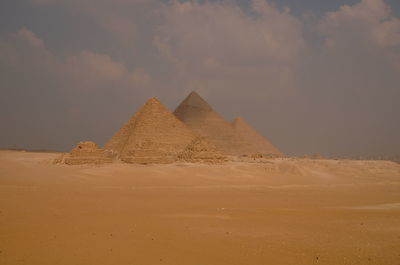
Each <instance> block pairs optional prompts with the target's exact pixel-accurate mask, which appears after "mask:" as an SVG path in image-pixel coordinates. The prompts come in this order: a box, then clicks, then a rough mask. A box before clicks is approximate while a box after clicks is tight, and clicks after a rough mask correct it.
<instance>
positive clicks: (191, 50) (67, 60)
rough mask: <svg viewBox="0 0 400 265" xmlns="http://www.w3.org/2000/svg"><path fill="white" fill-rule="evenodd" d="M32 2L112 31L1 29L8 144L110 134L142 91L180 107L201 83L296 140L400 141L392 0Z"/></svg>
mask: <svg viewBox="0 0 400 265" xmlns="http://www.w3.org/2000/svg"><path fill="white" fill-rule="evenodd" d="M31 2H32V3H33V4H34V5H36V6H40V7H41V8H43V10H46V8H49V10H51V8H50V7H52V6H57V7H59V8H61V7H62V8H65V9H71V10H74V15H78V16H82V17H85V18H90V20H91V21H93V22H94V23H95V24H96V25H97V26H98V27H99V28H101V29H103V30H104V31H105V32H107V33H108V34H109V35H110V36H111V39H113V43H112V44H109V47H108V48H109V51H107V49H105V48H107V46H104V45H102V50H103V51H102V52H99V51H97V52H95V51H93V50H88V49H87V48H84V47H85V45H84V43H82V45H83V47H82V49H81V50H80V51H74V52H72V53H65V52H64V51H61V50H60V51H58V50H57V49H52V50H51V51H50V50H49V49H48V48H47V47H46V39H43V40H42V38H41V36H37V35H36V34H34V33H33V32H32V31H30V30H29V25H26V28H22V29H21V30H19V31H18V32H16V33H14V34H11V35H8V36H6V35H4V34H3V36H0V68H1V69H2V71H1V73H0V75H1V80H2V88H1V91H0V93H1V98H2V99H1V100H0V103H1V104H2V107H1V110H2V113H3V114H2V115H0V118H1V121H2V122H3V124H8V126H7V128H6V129H5V130H3V132H2V133H1V137H0V145H1V146H4V147H6V146H11V145H13V144H14V143H15V144H18V145H20V146H26V147H34V148H39V147H44V148H46V147H49V148H56V149H59V148H62V149H68V148H69V147H71V146H72V145H73V144H74V143H75V142H76V141H79V140H83V139H93V140H95V141H97V142H99V143H100V144H102V143H103V142H104V141H105V139H106V138H107V137H108V136H110V135H111V134H112V132H113V131H114V130H116V129H117V128H118V126H120V125H121V124H122V122H123V121H124V120H125V119H127V118H129V116H130V115H131V114H133V112H134V111H135V109H137V108H138V107H139V106H140V105H141V104H142V103H144V101H145V100H146V98H147V97H150V96H155V95H157V96H158V97H159V98H160V99H161V100H162V101H163V102H164V103H166V105H167V106H169V107H170V108H173V107H174V106H175V105H176V104H177V103H178V102H179V101H180V100H181V99H182V98H183V97H184V96H185V95H186V93H188V92H189V91H190V90H198V91H199V92H200V93H201V94H202V95H204V96H205V97H206V98H207V99H208V100H209V101H210V103H211V104H212V105H214V106H215V108H216V109H217V110H218V111H219V112H221V113H222V114H223V115H224V116H225V117H226V118H228V119H230V118H232V117H233V116H236V115H241V116H243V117H245V118H246V119H247V120H249V121H250V122H251V123H252V124H253V125H254V126H255V127H256V128H257V129H259V130H260V131H261V132H262V133H263V134H264V135H266V136H267V137H269V138H270V139H271V140H272V142H274V143H275V144H276V145H277V146H278V147H281V148H282V149H283V151H284V152H287V153H289V154H302V153H323V154H348V155H357V154H396V153H397V154H398V150H399V148H400V146H399V145H400V141H399V140H398V139H397V135H398V134H399V133H400V125H399V124H398V122H397V116H398V113H399V106H398V105H399V104H398V102H397V100H396V99H398V98H399V96H400V92H399V89H398V85H397V84H398V83H399V81H400V80H399V79H400V78H399V71H400V65H399V61H400V57H399V56H400V20H399V19H398V18H397V17H396V16H395V15H394V14H393V12H392V10H391V9H390V6H389V5H388V4H387V2H385V1H383V0H360V1H358V2H356V3H355V4H354V2H355V1H349V2H348V3H349V4H348V5H343V6H341V7H339V8H338V9H337V10H336V11H331V12H328V13H325V14H324V13H319V14H312V13H309V15H307V16H297V15H294V13H296V12H294V13H293V12H292V11H291V10H289V8H286V7H279V6H278V5H276V4H274V3H273V2H272V1H264V0H252V1H246V4H243V3H242V2H241V1H240V0H238V1H195V0H193V1H157V0H151V1H144V0H118V1H107V0H101V1H92V0H86V1H66V0H31ZM49 12H50V11H49ZM310 14H312V15H310ZM310 18H311V20H310ZM71 19H74V18H71ZM305 19H306V20H305ZM82 21H84V20H82ZM310 22H313V24H311V23H310ZM65 23H68V21H65ZM87 34H90V32H88V33H87ZM70 35H71V34H70ZM65 41H66V42H68V41H69V40H68V39H65ZM98 41H102V39H101V38H100V39H98ZM99 45H100V44H99ZM115 50H118V54H119V56H118V57H116V56H115V52H114V51H115ZM21 128H24V130H21ZM21 131H22V132H21ZM28 131H31V132H33V133H31V134H30V135H29V133H26V132H28ZM16 132H17V133H16Z"/></svg>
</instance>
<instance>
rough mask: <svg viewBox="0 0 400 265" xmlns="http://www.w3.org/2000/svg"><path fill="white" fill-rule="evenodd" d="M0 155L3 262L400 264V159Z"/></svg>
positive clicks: (0, 256)
mask: <svg viewBox="0 0 400 265" xmlns="http://www.w3.org/2000/svg"><path fill="white" fill-rule="evenodd" d="M59 155H60V154H57V153H34V152H22V151H1V152H0V175H1V178H0V264H2V265H3V264H4V265H17V264H27V265H54V264H60V265H64V264H65V265H70V264H75V265H81V264H82V265H87V264H96V265H103V264H104V265H106V264H107V265H108V264H109V265H111V264H121V265H125V264H126V265H132V264H143V265H146V264H170V265H191V264H193V265H201V264H299V265H301V264H331V265H337V264H360V265H361V264H362V265H364V264H376V265H386V264H387V265H397V264H399V262H400V193H399V190H400V166H399V164H396V163H394V162H388V161H355V160H322V159H316V160H313V159H295V158H275V159H261V160H259V161H256V162H252V161H246V162H240V161H237V162H225V163H224V164H220V165H209V164H195V163H175V164H166V165H138V164H126V163H119V162H116V163H109V164H103V165H80V166H68V165H58V164H53V160H54V159H56V158H57V157H58V156H59Z"/></svg>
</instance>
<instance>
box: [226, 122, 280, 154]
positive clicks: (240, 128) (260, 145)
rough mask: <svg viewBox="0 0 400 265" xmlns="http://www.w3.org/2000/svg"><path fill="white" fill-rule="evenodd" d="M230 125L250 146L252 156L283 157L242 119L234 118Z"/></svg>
mask: <svg viewBox="0 0 400 265" xmlns="http://www.w3.org/2000/svg"><path fill="white" fill-rule="evenodd" d="M231 125H232V128H233V129H234V130H235V131H236V132H238V134H239V135H240V136H241V137H242V139H244V140H245V141H246V142H247V143H248V144H250V145H251V146H252V150H253V154H262V155H272V156H283V153H282V152H281V151H279V150H278V149H277V148H276V147H275V146H273V145H272V144H271V142H270V141H268V140H267V139H266V138H265V137H264V136H262V135H261V134H260V133H258V132H257V131H256V129H254V128H253V127H252V126H250V125H249V124H248V123H247V122H246V121H245V120H243V119H242V118H240V117H237V118H235V119H234V120H233V121H232V123H231Z"/></svg>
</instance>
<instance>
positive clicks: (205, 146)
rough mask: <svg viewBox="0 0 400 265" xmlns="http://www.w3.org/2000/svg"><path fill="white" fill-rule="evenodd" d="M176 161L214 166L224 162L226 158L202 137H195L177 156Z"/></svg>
mask: <svg viewBox="0 0 400 265" xmlns="http://www.w3.org/2000/svg"><path fill="white" fill-rule="evenodd" d="M178 160H179V161H183V162H190V163H197V162H201V163H208V164H216V163H220V162H223V161H226V157H225V156H224V155H223V154H222V153H221V152H220V151H219V150H218V149H217V148H216V147H215V146H214V145H213V144H210V143H209V142H207V141H206V140H205V139H204V138H202V137H196V138H195V139H193V140H192V142H191V143H190V144H189V145H188V146H186V148H185V149H184V150H183V151H182V152H180V153H179V154H178Z"/></svg>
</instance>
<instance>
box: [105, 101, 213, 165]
mask: <svg viewBox="0 0 400 265" xmlns="http://www.w3.org/2000/svg"><path fill="white" fill-rule="evenodd" d="M196 138H197V136H196V135H195V133H194V132H193V131H192V130H191V129H189V128H188V127H187V126H186V125H185V124H184V123H182V122H181V121H180V120H178V119H177V118H176V117H175V116H174V115H173V114H172V113H171V112H169V110H168V109H166V108H165V107H164V106H163V105H162V104H161V103H160V102H159V101H158V100H157V99H156V98H151V99H149V100H148V101H147V102H146V104H145V105H144V106H143V107H141V108H140V109H139V111H138V112H137V113H136V114H135V115H133V117H132V118H131V119H130V120H129V121H128V122H127V123H126V124H125V125H124V126H123V127H122V128H121V129H120V130H119V131H118V132H117V133H116V134H115V135H114V136H113V137H112V138H111V139H110V140H109V141H108V142H107V143H106V144H105V147H104V148H105V149H106V150H112V151H113V152H114V153H117V154H118V155H119V158H120V159H121V160H122V161H124V162H127V163H140V164H148V163H172V162H174V161H176V160H179V157H178V154H180V153H182V152H183V151H184V150H185V149H186V148H187V147H188V146H189V145H190V144H192V143H193V141H194V140H195V139H196ZM203 151H206V150H203ZM207 152H208V151H207ZM207 152H206V153H207ZM204 155H205V156H208V157H213V156H214V150H211V149H210V150H209V154H208V155H207V154H204Z"/></svg>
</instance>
